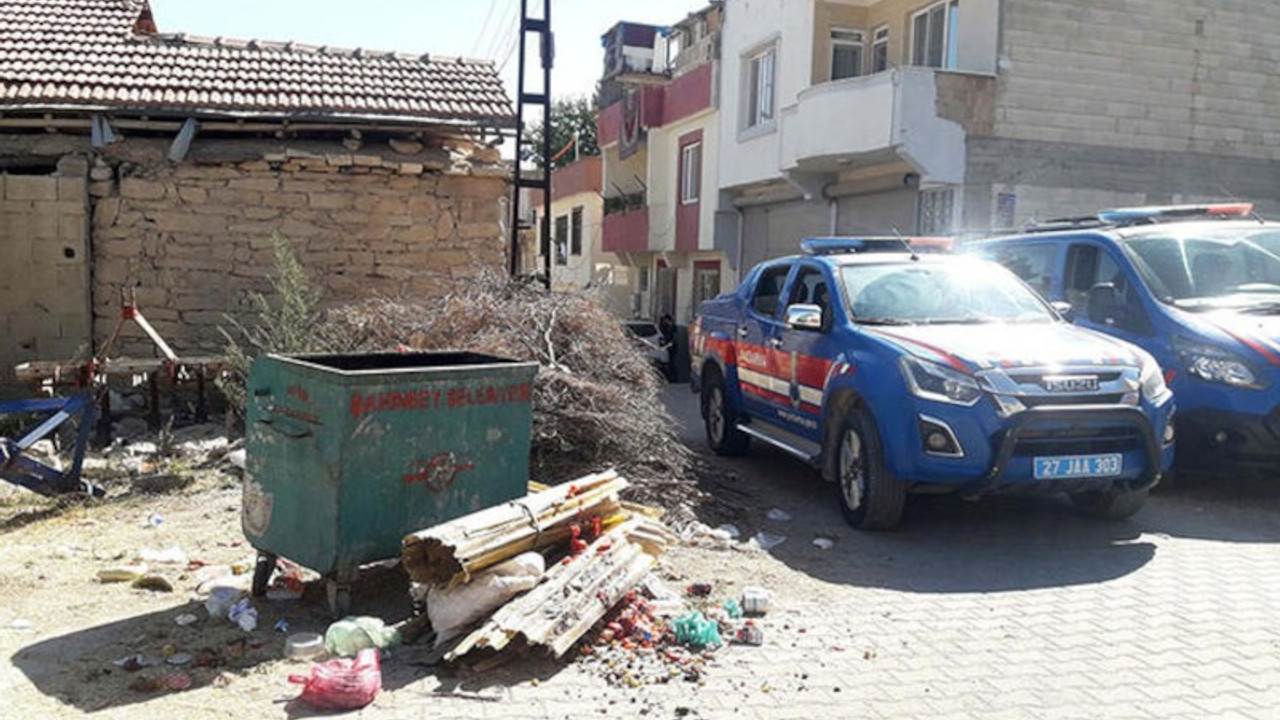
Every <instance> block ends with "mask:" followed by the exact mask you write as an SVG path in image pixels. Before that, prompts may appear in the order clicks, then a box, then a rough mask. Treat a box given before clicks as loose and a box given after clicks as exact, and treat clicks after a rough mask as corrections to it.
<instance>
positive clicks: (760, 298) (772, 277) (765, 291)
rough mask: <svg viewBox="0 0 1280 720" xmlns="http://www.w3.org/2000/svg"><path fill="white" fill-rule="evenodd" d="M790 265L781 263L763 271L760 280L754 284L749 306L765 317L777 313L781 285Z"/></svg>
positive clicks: (789, 269) (783, 283)
mask: <svg viewBox="0 0 1280 720" xmlns="http://www.w3.org/2000/svg"><path fill="white" fill-rule="evenodd" d="M789 272H791V266H789V265H782V266H779V267H774V268H770V269H768V270H765V271H764V275H762V276H761V277H760V282H759V283H757V284H756V294H755V297H753V298H751V308H752V309H753V310H755V311H756V312H757V313H759V314H761V315H764V316H765V317H773V316H774V315H777V314H778V300H779V298H780V297H782V286H783V285H785V284H786V282H787V273H789Z"/></svg>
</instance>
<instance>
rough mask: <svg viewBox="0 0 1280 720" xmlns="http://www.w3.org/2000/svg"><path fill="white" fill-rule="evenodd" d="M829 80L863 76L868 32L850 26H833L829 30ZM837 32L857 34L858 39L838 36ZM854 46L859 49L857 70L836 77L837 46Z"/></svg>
mask: <svg viewBox="0 0 1280 720" xmlns="http://www.w3.org/2000/svg"><path fill="white" fill-rule="evenodd" d="M827 33H828V35H827V48H828V53H827V80H830V81H832V82H835V81H836V80H847V79H849V78H855V77H862V76H863V75H864V74H865V72H864V70H865V68H864V65H866V56H867V34H866V33H865V32H863V31H862V30H858V29H856V28H850V27H833V28H830V29H829V30H828V31H827ZM837 33H844V34H849V35H856V36H857V39H856V40H851V39H847V38H837V37H836V34H837ZM841 47H844V48H854V49H856V50H857V51H858V56H857V57H858V62H857V67H856V69H855V72H854V73H853V74H852V75H845V76H843V77H836V49H837V48H841Z"/></svg>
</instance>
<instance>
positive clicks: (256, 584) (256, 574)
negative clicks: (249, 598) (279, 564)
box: [250, 551, 280, 597]
mask: <svg viewBox="0 0 1280 720" xmlns="http://www.w3.org/2000/svg"><path fill="white" fill-rule="evenodd" d="M279 559H280V558H278V557H277V556H275V555H273V554H271V553H268V552H261V551H259V552H258V560H257V562H255V563H254V565H253V585H251V586H250V588H251V589H252V591H253V596H254V597H262V596H263V595H266V594H267V584H268V583H270V582H271V576H272V575H273V574H275V571H276V561H277V560H279Z"/></svg>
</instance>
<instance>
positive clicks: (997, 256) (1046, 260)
mask: <svg viewBox="0 0 1280 720" xmlns="http://www.w3.org/2000/svg"><path fill="white" fill-rule="evenodd" d="M991 259H992V260H995V261H996V262H998V263H1000V264H1001V265H1003V266H1005V267H1006V268H1008V269H1009V270H1010V271H1011V272H1013V274H1014V275H1017V276H1018V277H1020V278H1022V281H1023V282H1025V283H1026V284H1028V285H1030V286H1031V287H1032V288H1033V289H1034V290H1035V291H1036V292H1038V293H1040V296H1041V297H1043V298H1045V299H1046V300H1047V299H1048V298H1049V293H1050V292H1051V290H1052V286H1053V273H1054V265H1055V264H1056V261H1057V259H1058V246H1057V245H1051V244H1044V245H1014V246H1007V247H998V248H996V250H995V252H994V253H992V254H991Z"/></svg>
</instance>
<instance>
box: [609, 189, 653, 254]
mask: <svg viewBox="0 0 1280 720" xmlns="http://www.w3.org/2000/svg"><path fill="white" fill-rule="evenodd" d="M604 212H605V215H604V232H603V237H602V239H601V248H602V249H603V250H604V251H605V252H610V253H632V252H645V251H646V250H648V249H649V208H648V206H647V205H645V204H644V194H643V193H641V194H639V195H625V196H621V197H611V198H605V200H604Z"/></svg>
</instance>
